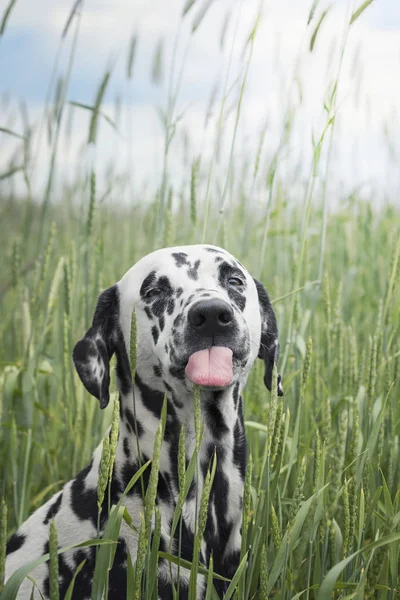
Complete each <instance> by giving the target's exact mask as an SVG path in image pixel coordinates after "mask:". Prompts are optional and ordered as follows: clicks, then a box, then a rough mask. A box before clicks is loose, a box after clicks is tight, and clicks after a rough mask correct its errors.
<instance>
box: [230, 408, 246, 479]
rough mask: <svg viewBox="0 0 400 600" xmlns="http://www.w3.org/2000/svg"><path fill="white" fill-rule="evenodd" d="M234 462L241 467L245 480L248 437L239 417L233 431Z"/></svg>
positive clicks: (240, 470)
mask: <svg viewBox="0 0 400 600" xmlns="http://www.w3.org/2000/svg"><path fill="white" fill-rule="evenodd" d="M240 406H241V405H240ZM233 462H234V464H235V465H236V466H237V468H238V469H239V473H240V476H241V478H242V480H244V476H245V472H246V438H245V435H244V431H243V429H242V426H241V424H240V418H239V417H238V418H237V419H236V423H235V429H234V432H233Z"/></svg>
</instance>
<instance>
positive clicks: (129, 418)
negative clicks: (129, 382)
mask: <svg viewBox="0 0 400 600" xmlns="http://www.w3.org/2000/svg"><path fill="white" fill-rule="evenodd" d="M125 422H126V425H127V427H128V426H129V427H128V431H129V433H134V434H135V435H136V431H137V435H138V436H139V437H141V436H142V435H143V433H144V429H143V426H142V424H141V422H140V421H139V420H138V419H136V421H135V416H134V414H133V412H132V411H131V409H130V408H126V410H125Z"/></svg>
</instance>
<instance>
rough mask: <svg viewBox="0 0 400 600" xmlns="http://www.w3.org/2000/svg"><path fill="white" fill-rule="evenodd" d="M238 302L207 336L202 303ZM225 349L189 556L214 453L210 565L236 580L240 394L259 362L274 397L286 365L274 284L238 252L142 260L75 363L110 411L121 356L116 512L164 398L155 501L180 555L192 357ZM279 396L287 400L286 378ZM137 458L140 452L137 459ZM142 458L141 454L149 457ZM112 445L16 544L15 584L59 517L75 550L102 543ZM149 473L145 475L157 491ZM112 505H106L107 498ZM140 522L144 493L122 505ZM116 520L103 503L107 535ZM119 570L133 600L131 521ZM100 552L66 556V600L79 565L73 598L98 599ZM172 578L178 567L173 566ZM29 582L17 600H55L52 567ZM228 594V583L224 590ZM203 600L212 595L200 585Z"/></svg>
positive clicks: (114, 577)
mask: <svg viewBox="0 0 400 600" xmlns="http://www.w3.org/2000/svg"><path fill="white" fill-rule="evenodd" d="M216 299H217V300H219V301H221V302H224V303H225V304H226V305H229V307H230V308H229V310H230V311H231V314H232V319H231V321H230V323H229V327H227V328H226V331H224V333H220V332H217V333H215V334H214V333H212V335H211V337H207V336H206V337H204V336H202V335H200V334H199V333H198V332H197V331H196V330H195V328H193V327H191V326H190V322H189V319H188V314H189V311H190V310H191V307H193V306H194V305H195V304H196V303H199V302H206V303H207V302H212V301H215V300H216ZM133 310H135V313H136V323H137V342H138V351H137V369H136V375H135V379H134V382H132V378H131V372H130V368H129V359H128V354H129V350H128V349H129V347H130V331H131V315H132V311H133ZM212 345H215V346H227V347H229V348H230V349H231V350H232V353H233V379H232V382H231V384H230V385H229V386H227V387H225V388H222V389H217V388H215V389H214V388H207V387H203V388H201V409H202V418H203V421H204V434H203V438H202V443H201V448H200V473H199V475H198V478H197V481H196V482H195V481H193V482H192V484H191V487H190V489H189V493H188V496H187V498H186V500H185V503H184V506H183V511H182V515H183V519H182V528H181V532H182V538H181V556H182V558H184V559H186V560H188V561H191V560H192V556H193V539H194V531H195V515H196V502H198V500H199V497H200V496H201V492H202V486H203V481H204V477H205V475H206V472H207V469H208V468H209V465H210V461H211V459H212V456H213V454H214V452H216V456H217V469H216V473H215V478H214V482H213V486H212V489H211V495H210V502H209V510H208V518H207V523H206V529H205V535H204V541H203V545H202V548H201V560H202V562H203V563H204V564H208V561H209V557H210V554H211V553H212V554H213V559H214V570H215V572H217V573H220V574H221V575H224V576H226V577H232V575H233V574H234V572H235V570H236V568H237V566H238V560H239V554H240V544H241V532H240V528H241V511H242V498H243V481H244V475H245V469H246V438H245V430H244V422H243V403H242V391H243V388H244V386H245V384H246V381H247V377H248V375H249V372H250V369H251V367H252V365H253V363H254V361H255V359H256V358H257V357H259V358H261V359H263V360H264V363H265V378H264V379H265V384H266V386H267V387H268V388H269V389H270V387H271V379H272V369H273V365H274V362H275V361H276V360H277V358H278V353H279V345H278V332H277V326H276V320H275V315H274V312H273V309H272V306H271V303H270V301H269V298H268V294H267V292H266V291H265V289H264V287H263V286H262V285H261V284H260V283H259V282H258V281H256V280H254V279H253V278H252V277H251V275H250V274H249V273H248V271H247V270H246V269H245V268H244V267H243V266H242V265H241V264H240V263H239V262H238V261H237V260H236V259H235V258H234V257H233V256H232V255H230V254H229V253H228V252H226V251H225V250H222V249H221V248H217V247H215V246H208V245H195V246H185V247H179V248H170V249H162V250H158V251H156V252H153V253H152V254H149V255H148V256H146V257H144V258H143V259H141V260H140V261H139V262H138V263H136V264H135V265H134V266H133V267H132V268H131V269H130V270H129V271H128V272H127V273H126V274H125V275H124V276H123V278H122V279H121V280H120V281H119V282H118V283H116V284H115V285H114V286H112V287H110V288H109V289H108V290H106V291H105V292H103V293H102V294H101V296H100V298H99V300H98V303H97V307H96V310H95V313H94V317H93V322H92V326H91V327H90V329H89V330H88V331H87V332H86V334H85V336H84V337H83V338H82V339H81V340H80V341H79V342H78V343H77V344H76V346H75V349H74V355H73V358H74V363H75V366H76V369H77V371H78V374H79V376H80V378H81V380H82V382H83V383H84V385H85V387H86V388H87V390H88V391H89V392H90V393H91V394H92V395H93V396H95V397H96V398H98V400H99V402H100V407H101V408H104V407H106V406H107V404H108V402H109V393H110V392H109V384H110V365H109V363H110V359H111V357H112V355H113V354H115V355H116V363H117V366H116V373H117V381H118V388H119V394H120V426H119V439H118V446H117V452H116V461H115V466H114V471H113V475H112V482H111V489H110V495H111V503H112V504H113V503H116V502H117V501H118V499H119V498H120V496H121V494H122V492H123V490H124V489H125V487H126V486H127V484H128V482H129V481H130V479H131V478H132V477H133V475H134V474H135V472H136V471H137V470H138V468H139V464H140V462H142V463H143V462H144V461H147V460H148V459H150V458H151V456H152V452H153V445H154V438H155V433H156V430H157V427H158V423H159V419H160V413H161V406H162V402H163V399H164V395H166V397H167V403H168V405H167V422H166V428H165V436H164V440H163V443H162V449H161V458H160V472H159V480H158V487H157V499H156V503H157V506H158V508H159V509H160V513H161V541H160V549H161V550H164V551H168V550H169V547H170V543H171V544H172V550H173V552H174V553H177V551H178V539H177V535H178V532H179V528H178V530H177V533H176V534H175V538H174V539H173V540H172V541H171V540H170V528H171V521H172V516H173V513H174V509H175V506H176V502H177V498H178V465H177V455H178V441H179V433H180V430H181V426H182V425H184V426H185V432H186V435H185V439H186V461H187V463H188V462H189V460H190V457H191V456H192V454H193V450H194V446H195V431H194V412H193V384H192V383H191V381H190V380H189V379H188V377H187V376H186V373H185V367H186V365H187V363H188V360H189V357H190V356H191V355H192V354H193V353H194V352H197V351H199V350H203V349H206V348H209V347H210V346H212ZM279 393H282V389H281V385H280V378H279ZM138 449H139V450H138ZM139 451H140V456H139ZM101 453H102V444H100V445H99V446H98V447H97V449H96V450H95V451H94V454H93V458H92V461H91V463H90V464H89V465H88V466H87V467H86V468H85V469H84V470H83V471H82V472H81V473H79V475H77V476H76V477H75V479H73V480H71V481H69V482H68V483H67V484H66V485H65V486H64V488H63V489H62V490H61V491H59V492H58V493H57V494H55V496H53V497H52V498H51V499H50V500H49V501H48V502H47V503H46V504H44V505H43V506H42V507H41V508H39V509H38V510H36V511H35V512H34V513H33V514H32V515H31V516H30V518H29V519H28V520H27V521H26V522H25V523H24V524H23V525H22V526H21V527H20V528H19V530H18V531H17V532H16V533H15V534H14V535H13V537H12V538H11V539H10V541H9V543H8V545H7V562H6V579H7V578H8V577H9V576H10V575H11V574H12V573H13V572H14V571H15V570H16V569H17V568H19V567H20V566H22V565H24V564H26V563H27V562H28V561H31V560H34V559H35V558H38V557H40V556H41V555H42V554H44V553H46V552H48V548H49V542H48V538H49V526H50V523H51V521H52V519H54V520H55V523H56V526H57V532H58V542H59V546H60V547H66V546H70V545H73V544H77V543H79V542H82V541H84V540H88V539H92V538H95V537H96V535H97V517H98V509H97V480H98V473H99V464H100V458H101ZM148 476H149V473H148V470H147V471H145V473H144V485H145V486H146V485H147V481H148ZM105 497H106V498H107V497H108V490H107V491H106V495H105ZM124 504H125V505H126V507H127V510H128V512H129V514H130V515H131V517H132V520H133V525H134V526H135V527H136V529H138V528H139V527H140V520H139V514H140V511H141V510H142V493H141V484H140V482H138V483H137V484H136V485H135V486H134V487H133V488H132V489H131V490H130V492H129V493H128V494H127V496H126V498H125V499H124ZM107 517H108V508H107V501H105V502H104V504H103V509H102V512H101V520H100V532H101V533H102V532H103V530H104V526H105V523H106V520H107ZM119 542H120V543H119V544H118V545H117V550H116V554H115V560H114V565H113V568H112V570H111V572H110V577H109V598H110V599H120V598H125V597H126V579H127V577H126V568H127V551H129V554H130V556H131V557H132V560H133V561H134V560H135V557H136V551H137V535H136V533H135V531H134V529H132V528H130V527H128V525H127V524H126V523H125V522H123V523H122V527H121V531H120V539H119ZM95 554H96V550H95V548H86V549H85V548H81V549H76V550H73V551H69V552H65V553H63V554H61V555H60V556H59V588H60V598H64V596H65V594H66V590H67V588H68V586H69V584H70V582H71V579H72V577H73V574H74V572H75V571H76V568H77V567H78V565H79V564H80V563H81V562H82V561H83V560H86V563H85V565H84V567H83V569H82V570H81V572H80V573H79V575H78V576H77V579H76V583H75V588H74V594H73V598H74V599H79V600H85V599H89V598H90V594H91V583H92V579H93V571H94V564H95ZM170 574H171V570H170V565H169V563H166V562H165V561H163V560H160V562H159V566H158V597H159V599H160V600H165V599H170V598H172V597H173V596H172V586H171V579H170ZM172 574H173V577H174V578H175V577H176V569H175V567H173V570H172ZM188 576H189V574H188V572H187V571H186V570H185V569H182V570H181V574H180V588H181V589H180V598H181V599H182V600H184V599H185V598H187V597H188ZM31 577H32V578H33V580H34V581H35V582H36V586H37V587H36V588H35V589H34V591H33V596H31V594H32V581H30V580H28V579H25V580H24V582H23V584H22V586H21V588H20V592H19V594H18V598H19V599H27V600H28V599H29V598H31V597H33V598H35V599H36V598H41V597H43V598H46V599H47V598H49V569H48V564H47V563H45V564H43V565H41V566H39V567H38V568H36V569H35V570H34V571H33V572H32V573H31ZM214 584H215V586H216V588H217V591H218V592H219V594H220V595H222V593H223V592H224V589H225V588H224V586H225V584H223V583H221V582H220V581H218V580H215V581H214ZM198 589H199V592H198V597H199V598H202V597H203V595H204V582H203V581H202V578H201V577H200V578H199V585H198Z"/></svg>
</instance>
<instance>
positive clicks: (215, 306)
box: [188, 298, 233, 337]
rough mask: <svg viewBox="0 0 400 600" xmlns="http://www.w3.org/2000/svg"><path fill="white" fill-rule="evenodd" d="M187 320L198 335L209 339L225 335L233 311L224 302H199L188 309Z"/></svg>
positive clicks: (214, 300)
mask: <svg viewBox="0 0 400 600" xmlns="http://www.w3.org/2000/svg"><path fill="white" fill-rule="evenodd" d="M188 319H189V323H190V324H191V325H192V327H193V328H194V329H195V330H196V331H197V332H198V333H200V334H201V335H204V336H207V337H211V336H213V335H221V334H223V333H226V331H227V330H228V328H229V326H230V325H231V324H232V321H233V310H232V308H231V307H230V306H229V304H228V303H227V302H224V300H219V299H217V298H214V299H211V300H200V301H199V302H196V304H194V305H193V306H192V307H191V308H190V309H189V313H188Z"/></svg>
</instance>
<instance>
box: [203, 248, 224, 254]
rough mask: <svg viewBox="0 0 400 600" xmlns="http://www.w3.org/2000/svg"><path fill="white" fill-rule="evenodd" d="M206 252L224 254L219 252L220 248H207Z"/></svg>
mask: <svg viewBox="0 0 400 600" xmlns="http://www.w3.org/2000/svg"><path fill="white" fill-rule="evenodd" d="M206 252H213V253H214V254H223V252H222V250H218V248H210V247H207V248H206Z"/></svg>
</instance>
